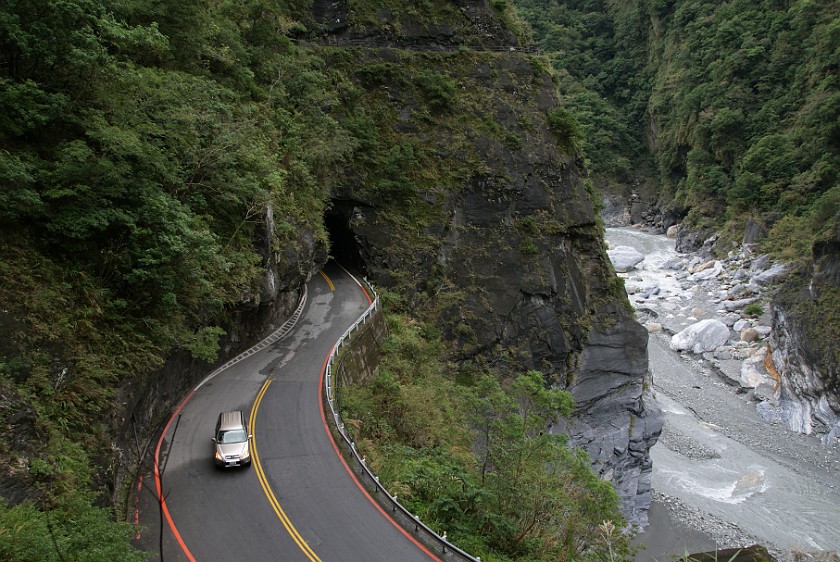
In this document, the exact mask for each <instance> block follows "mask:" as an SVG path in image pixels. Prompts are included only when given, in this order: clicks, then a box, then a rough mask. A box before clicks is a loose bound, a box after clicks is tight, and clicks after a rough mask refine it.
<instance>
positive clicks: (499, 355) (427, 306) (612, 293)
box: [333, 49, 661, 523]
mask: <svg viewBox="0 0 840 562" xmlns="http://www.w3.org/2000/svg"><path fill="white" fill-rule="evenodd" d="M354 53H355V56H354V59H355V60H356V61H357V62H356V67H355V68H356V76H357V79H358V84H359V86H360V87H361V88H362V89H363V92H361V94H360V97H359V98H357V104H358V106H364V107H375V108H376V118H377V119H379V123H378V127H377V130H379V131H384V133H382V134H383V135H384V136H385V137H386V138H387V142H385V141H384V140H382V142H380V143H379V146H380V147H383V148H384V147H386V146H390V147H411V154H412V155H413V157H414V158H413V160H409V161H407V162H405V163H404V165H403V167H402V168H401V169H400V170H399V174H398V180H399V181H398V183H399V185H396V186H395V185H394V182H393V181H392V182H388V183H385V182H384V181H383V179H382V178H381V177H380V176H378V175H377V173H376V172H372V171H371V170H370V169H369V168H364V167H363V166H362V165H361V163H357V164H356V165H355V166H353V165H351V166H350V168H349V169H348V170H346V171H345V174H344V175H345V178H346V179H345V181H344V182H343V183H342V185H341V186H339V187H338V188H336V189H335V190H334V192H333V212H334V213H339V214H340V216H341V219H342V220H343V221H344V223H345V224H346V228H347V232H349V236H352V237H353V239H354V242H355V246H356V248H357V254H358V259H359V260H360V263H361V264H362V267H363V268H364V269H365V271H366V273H367V274H368V276H369V278H370V279H371V280H372V281H373V282H374V284H376V285H378V286H380V287H384V288H388V289H391V290H394V291H397V292H399V293H400V294H401V296H402V303H403V305H404V306H405V307H407V308H408V309H409V310H410V311H411V312H412V313H413V314H415V315H418V316H421V317H424V318H425V319H426V320H428V321H430V322H433V323H434V324H436V325H437V326H438V327H439V328H440V330H441V333H442V334H443V336H444V338H445V339H446V341H447V342H448V344H449V348H448V357H447V358H446V359H447V362H448V364H450V365H452V368H453V369H454V370H456V371H460V372H466V373H469V372H477V371H482V372H488V371H489V372H493V373H495V374H496V375H497V376H499V377H503V378H504V377H508V376H513V375H515V374H517V373H520V372H523V371H524V370H526V369H538V370H540V371H542V372H543V373H545V374H546V375H548V377H549V378H550V380H552V381H553V383H554V384H555V385H556V386H558V387H560V388H564V389H568V390H570V391H571V392H572V394H573V395H574V396H575V398H576V399H577V401H578V406H577V409H576V411H575V414H574V418H573V419H572V420H571V422H570V423H569V424H568V425H567V426H566V427H565V428H564V429H567V430H568V431H569V432H570V433H571V435H572V437H573V439H574V442H575V444H577V445H579V446H581V447H583V448H585V449H586V450H587V451H588V452H589V453H590V455H591V456H592V458H593V463H594V466H595V468H596V470H597V472H598V473H599V474H600V475H602V476H603V477H604V478H606V479H609V480H611V481H612V482H613V483H615V484H616V487H617V489H618V491H619V493H620V495H621V497H622V498H623V500H624V507H625V510H624V511H625V514H626V515H627V516H628V518H629V519H630V520H631V521H633V522H640V523H643V522H644V520H645V517H646V515H645V514H646V510H647V506H648V503H649V475H650V460H649V456H648V449H649V448H650V446H651V445H652V443H653V442H655V440H656V437H657V435H658V433H659V430H660V428H661V421H660V418H659V416H658V409H657V408H656V407H655V406H653V405H652V400H651V399H650V396H649V395H647V394H646V392H645V376H646V373H647V339H646V337H645V332H644V330H643V329H642V328H641V327H640V326H639V325H638V324H637V323H636V322H635V320H634V319H633V318H632V315H631V313H630V312H629V311H628V309H627V308H626V307H625V301H626V295H625V294H624V292H623V290H621V287H620V285H619V284H617V283H616V279H615V276H614V273H613V272H612V269H611V267H610V265H609V261H608V259H607V256H606V253H605V249H604V244H603V239H602V231H601V229H600V227H599V226H598V224H597V221H596V217H595V212H594V209H593V205H592V201H591V199H590V194H589V193H588V191H587V180H586V178H585V170H584V168H583V165H582V163H581V162H580V161H579V160H578V159H577V158H576V157H575V156H574V155H573V154H569V153H568V151H567V150H566V149H565V148H564V146H568V143H567V140H568V139H566V138H564V137H563V134H564V131H563V130H560V131H558V130H557V129H556V128H555V127H553V126H552V124H551V119H550V115H551V114H552V113H553V112H557V111H559V110H561V109H562V108H560V107H559V106H558V101H557V99H558V98H557V94H556V91H555V85H554V83H553V81H552V77H551V74H550V73H549V72H547V71H546V70H545V68H544V67H543V66H542V65H541V63H540V61H539V60H537V59H533V58H530V57H528V56H526V55H521V54H519V53H516V52H508V53H504V54H495V53H476V52H448V53H445V54H435V55H429V54H418V53H416V52H409V51H405V50H395V49H376V50H373V49H370V50H357V51H354ZM346 56H347V55H346V53H342V54H340V55H339V54H336V55H335V57H334V59H333V60H334V62H335V64H336V65H343V64H345V63H344V62H343V61H344V60H346ZM358 61H363V62H364V64H359V63H358ZM386 65H387V66H386ZM342 68H346V66H342ZM374 69H375V70H376V72H377V73H378V75H377V80H376V81H375V82H373V81H371V74H372V72H373V70H374ZM383 69H387V73H386V72H384V70H383ZM430 70H433V71H434V72H435V73H438V74H439V75H441V76H442V77H443V78H441V79H440V80H441V81H448V82H449V83H452V84H455V87H454V88H453V89H452V96H451V98H449V99H448V100H447V103H446V104H445V105H443V106H441V105H434V104H430V100H429V98H428V94H427V92H425V90H424V89H423V88H416V87H414V84H415V82H414V81H413V77H416V76H417V75H420V74H423V73H428V72H429V71H430ZM432 101H435V100H432ZM437 101H439V100H437ZM357 118H358V117H357ZM406 150H407V149H406ZM371 158H373V156H371ZM428 170H435V171H436V172H437V173H436V174H434V175H431V174H429V175H426V174H424V171H428ZM383 185H387V186H388V187H389V188H390V189H392V190H394V191H391V192H386V191H384V190H383V187H382V186H383Z"/></svg>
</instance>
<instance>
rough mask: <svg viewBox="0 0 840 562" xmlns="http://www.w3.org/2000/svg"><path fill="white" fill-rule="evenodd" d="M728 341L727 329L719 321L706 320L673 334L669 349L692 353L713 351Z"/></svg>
mask: <svg viewBox="0 0 840 562" xmlns="http://www.w3.org/2000/svg"><path fill="white" fill-rule="evenodd" d="M727 341H729V328H728V327H727V326H726V324H724V323H723V322H721V321H720V320H717V319H714V318H707V319H706V320H701V321H700V322H697V323H696V324H692V325H691V326H689V327H688V328H686V329H684V330H682V331H681V332H678V333H676V334H674V336H673V337H672V338H671V343H670V346H671V349H673V350H676V351H683V350H688V351H692V352H694V353H698V354H699V353H703V352H704V351H714V350H715V349H717V348H718V347H720V346H722V345H724V344H725V343H726V342H727Z"/></svg>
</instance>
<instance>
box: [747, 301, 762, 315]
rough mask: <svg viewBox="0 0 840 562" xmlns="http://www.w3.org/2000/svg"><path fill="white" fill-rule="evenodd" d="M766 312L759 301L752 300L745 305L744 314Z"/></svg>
mask: <svg viewBox="0 0 840 562" xmlns="http://www.w3.org/2000/svg"><path fill="white" fill-rule="evenodd" d="M762 314H764V307H763V306H761V305H760V304H759V303H757V302H752V303H750V304H748V305H747V306H745V307H744V316H753V317H756V316H761V315H762Z"/></svg>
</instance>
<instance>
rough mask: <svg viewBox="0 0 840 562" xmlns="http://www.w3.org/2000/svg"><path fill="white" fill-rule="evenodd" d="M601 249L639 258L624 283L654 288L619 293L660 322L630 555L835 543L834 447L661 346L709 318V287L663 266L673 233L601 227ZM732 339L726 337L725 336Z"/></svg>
mask: <svg viewBox="0 0 840 562" xmlns="http://www.w3.org/2000/svg"><path fill="white" fill-rule="evenodd" d="M607 241H608V243H609V244H610V246H611V247H615V246H631V247H633V248H635V249H636V250H638V251H639V252H641V253H642V254H644V255H645V261H644V262H642V263H641V264H639V266H637V269H636V270H634V271H631V272H629V273H627V274H622V277H624V278H625V279H626V281H625V283H626V284H627V285H628V286H630V285H631V284H634V285H636V286H637V287H642V288H645V287H652V286H656V287H657V289H658V291H656V294H655V297H654V298H645V299H644V300H639V299H640V297H638V296H635V295H631V302H633V304H634V306H635V307H636V309H637V311H640V319H650V318H651V317H655V318H657V319H659V320H663V322H662V325H663V327H664V328H665V330H663V331H661V332H654V333H651V334H650V337H649V344H648V346H649V347H648V349H649V351H648V353H649V364H650V371H651V374H652V377H653V388H654V392H655V394H656V398H657V401H658V402H659V404H660V406H661V407H662V409H663V412H664V413H665V426H664V429H663V433H662V437H661V438H660V440H659V442H658V443H657V445H656V446H654V447H653V449H652V450H651V457H652V459H653V474H652V487H653V492H654V505H653V506H652V508H651V512H650V524H649V525H648V527H647V528H646V529H645V531H644V532H642V533H641V534H640V535H639V537H638V543H639V544H641V545H643V546H645V547H646V548H645V549H644V550H643V551H641V552H640V553H639V555H638V556H637V560H638V561H640V562H644V561H649V560H670V559H672V557H673V555H682V554H685V553H687V552H698V551H703V550H715V549H716V548H727V547H738V546H749V545H750V544H755V543H759V544H762V545H765V546H767V547H768V548H769V549H770V550H771V552H772V553H773V554H774V555H776V556H777V557H778V558H780V559H791V560H792V559H794V553H795V552H807V553H817V552H825V551H835V552H836V551H839V550H840V446H838V444H837V443H836V442H835V443H830V444H829V445H828V446H826V445H824V444H823V443H822V442H821V441H820V439H819V438H818V437H816V436H806V435H801V434H798V433H793V432H791V431H789V430H787V429H784V428H782V427H780V426H775V425H771V424H768V423H766V422H765V421H763V420H762V419H761V418H760V417H759V416H758V414H757V413H756V404H757V399H756V398H755V397H753V396H752V395H751V394H750V393H747V392H744V391H743V389H739V388H738V387H737V386H734V385H732V384H731V381H729V380H727V378H726V377H724V376H722V375H721V373H720V372H719V370H718V368H717V367H716V366H715V365H713V364H711V363H710V362H709V361H707V360H705V359H704V358H703V357H702V356H700V355H695V354H693V353H690V352H682V353H678V352H676V351H672V350H671V349H670V347H669V345H668V344H669V341H670V338H671V335H672V332H675V331H677V330H679V329H681V328H682V327H685V326H688V325H690V324H692V323H693V322H696V321H697V318H696V317H695V316H694V315H695V314H696V313H697V312H698V311H700V310H703V311H707V312H706V314H707V316H714V314H715V308H716V304H715V303H714V302H713V298H712V295H713V294H714V292H713V291H709V290H707V288H706V289H703V290H701V289H699V288H698V287H697V286H691V284H690V283H687V282H686V281H685V280H684V279H683V280H679V279H677V278H676V277H675V275H674V271H673V270H670V269H668V268H667V267H665V264H666V263H668V261H669V260H672V259H673V258H677V257H680V256H679V255H678V254H677V253H676V252H675V251H674V241H673V240H671V239H668V238H666V237H665V236H663V235H656V234H651V233H647V232H645V231H642V230H639V229H634V228H617V229H616V228H610V229H607ZM732 338H733V339H737V338H738V337H737V335H736V334H735V333H734V332H733V333H732Z"/></svg>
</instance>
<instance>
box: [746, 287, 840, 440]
mask: <svg viewBox="0 0 840 562" xmlns="http://www.w3.org/2000/svg"><path fill="white" fill-rule="evenodd" d="M770 341H771V346H772V349H773V354H772V358H773V363H774V365H779V366H781V367H782V368H780V369H779V373H780V379H781V381H780V382H781V384H780V389H779V393H778V396H777V397H775V398H776V400H775V401H774V402H773V403H771V404H768V405H767V406H764V410H763V411H764V415H767V416H769V415H770V414H769V412H773V415H772V416H771V417H773V418H774V421H778V422H779V423H781V424H783V425H785V426H786V427H788V429H791V430H792V431H798V432H800V433H805V434H808V435H810V434H812V433H818V434H820V435H823V438H824V440H825V441H826V443H827V444H828V443H832V442H834V440H835V439H840V399H838V394H837V392H836V391H835V390H834V389H832V388H831V387H830V386H829V384H830V380H831V379H830V376H829V373H825V372H824V370H825V369H826V367H829V368H830V363H828V361H830V358H826V357H822V358H817V357H814V356H813V355H812V353H813V351H812V348H811V347H810V346H811V344H810V336H809V334H808V331H807V330H804V329H803V327H802V326H801V325H798V319H796V318H795V317H793V318H792V317H790V316H788V315H787V314H786V313H785V311H784V310H782V309H781V308H778V304H777V305H776V306H774V310H773V334H772V337H771V340H770ZM821 359H822V360H821Z"/></svg>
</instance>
